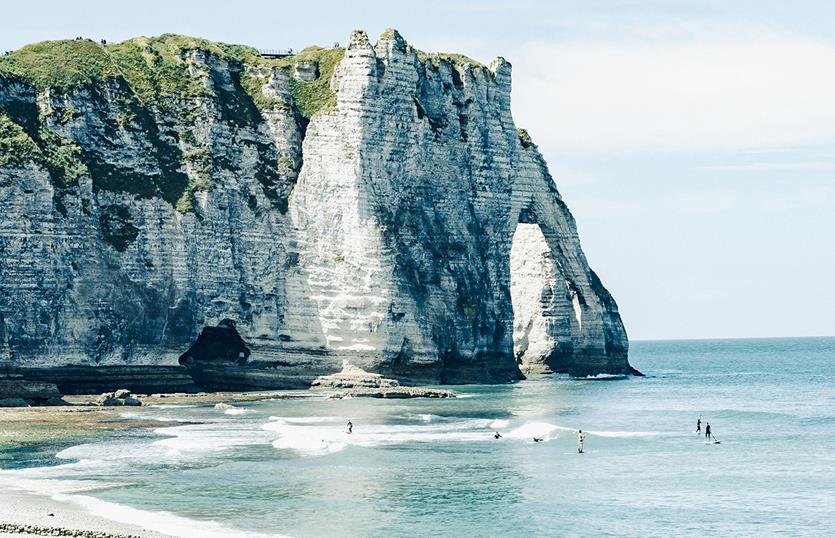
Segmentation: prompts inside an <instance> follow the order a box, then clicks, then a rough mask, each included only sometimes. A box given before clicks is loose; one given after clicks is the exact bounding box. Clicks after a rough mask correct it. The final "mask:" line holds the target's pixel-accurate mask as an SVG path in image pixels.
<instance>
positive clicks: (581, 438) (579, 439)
mask: <svg viewBox="0 0 835 538" xmlns="http://www.w3.org/2000/svg"><path fill="white" fill-rule="evenodd" d="M585 440H586V434H585V433H583V430H580V433H578V434H577V452H578V453H580V454H582V453H583V441H585Z"/></svg>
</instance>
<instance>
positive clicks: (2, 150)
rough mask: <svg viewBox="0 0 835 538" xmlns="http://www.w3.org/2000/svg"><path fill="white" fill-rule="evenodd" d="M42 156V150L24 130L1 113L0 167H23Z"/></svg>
mask: <svg viewBox="0 0 835 538" xmlns="http://www.w3.org/2000/svg"><path fill="white" fill-rule="evenodd" d="M39 156H40V149H39V148H38V145H37V144H35V142H34V140H32V138H31V137H30V136H29V135H28V134H26V131H24V130H23V128H22V127H21V126H20V125H18V124H16V123H15V122H13V121H12V120H11V118H9V117H8V116H7V115H5V114H3V113H0V166H23V165H24V164H25V163H27V162H29V161H32V160H35V159H37V158H38V157H39Z"/></svg>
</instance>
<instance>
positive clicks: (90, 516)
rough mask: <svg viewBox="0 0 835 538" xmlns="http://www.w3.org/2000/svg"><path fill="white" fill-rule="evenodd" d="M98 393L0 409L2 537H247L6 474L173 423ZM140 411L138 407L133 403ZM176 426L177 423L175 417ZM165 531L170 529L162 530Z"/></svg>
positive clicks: (206, 398)
mask: <svg viewBox="0 0 835 538" xmlns="http://www.w3.org/2000/svg"><path fill="white" fill-rule="evenodd" d="M136 396H137V397H139V398H140V399H141V401H142V403H143V405H142V407H149V406H156V405H189V404H192V405H194V404H196V405H206V406H210V405H213V404H218V403H230V404H231V403H239V402H255V401H268V400H306V399H310V400H314V399H341V398H353V397H363V396H366V397H377V398H403V397H406V398H409V397H430V398H437V397H454V393H452V392H451V391H440V390H437V389H429V388H412V387H409V388H403V387H400V388H395V389H364V390H363V389H353V390H344V389H343V390H309V389H308V390H285V391H258V392H200V393H165V394H163V393H157V394H151V395H136ZM98 397H99V395H98V394H87V395H72V396H65V397H64V400H65V401H66V402H67V404H68V405H59V406H39V407H7V408H0V538H3V537H4V536H8V537H20V536H82V537H87V538H128V537H141V538H168V537H177V536H189V535H191V533H192V532H194V531H195V530H199V533H200V534H201V535H202V536H204V537H208V536H224V537H226V536H248V535H249V533H241V532H240V531H236V530H234V529H226V528H224V527H223V526H222V525H220V524H218V523H216V522H213V521H195V520H189V519H187V518H183V517H180V516H176V515H174V514H169V513H166V512H148V511H144V510H138V509H134V508H131V507H129V506H125V505H116V504H112V503H108V502H107V501H105V500H103V499H100V498H96V497H90V496H86V495H85V494H84V493H83V492H82V491H76V492H68V493H52V492H50V491H39V490H36V489H32V488H27V487H26V486H25V485H23V486H21V485H20V484H18V483H15V482H14V481H13V480H4V479H3V478H4V477H3V474H4V471H14V470H20V469H29V468H35V467H51V466H55V465H61V464H64V463H68V462H66V461H62V460H59V459H57V457H56V456H57V454H58V453H59V452H60V451H61V450H64V449H66V448H69V447H71V446H75V445H79V444H84V443H90V442H95V441H99V440H103V439H107V438H108V437H111V436H116V435H119V434H120V433H123V432H127V431H131V430H137V431H146V432H147V431H151V430H153V429H156V428H166V427H171V426H174V425H175V424H172V423H170V422H165V421H161V420H156V419H137V418H130V417H125V416H123V415H122V412H124V411H125V409H129V408H125V407H122V406H98V405H96V404H95V402H96V400H97V399H98ZM133 409H141V407H137V408H133ZM176 425H182V423H177V424H176ZM165 530H170V531H171V532H170V533H164V531H165Z"/></svg>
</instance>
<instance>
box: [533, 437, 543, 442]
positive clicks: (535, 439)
mask: <svg viewBox="0 0 835 538" xmlns="http://www.w3.org/2000/svg"><path fill="white" fill-rule="evenodd" d="M533 442H534V443H541V442H542V437H534V438H533Z"/></svg>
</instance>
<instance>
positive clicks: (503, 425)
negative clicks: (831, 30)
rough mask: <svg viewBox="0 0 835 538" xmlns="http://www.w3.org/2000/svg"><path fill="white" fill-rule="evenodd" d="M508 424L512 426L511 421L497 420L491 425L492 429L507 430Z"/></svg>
mask: <svg viewBox="0 0 835 538" xmlns="http://www.w3.org/2000/svg"><path fill="white" fill-rule="evenodd" d="M508 424H510V421H509V420H503V419H497V420H494V421H493V422H491V423H490V428H492V429H494V430H498V429H500V428H507V425H508Z"/></svg>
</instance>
